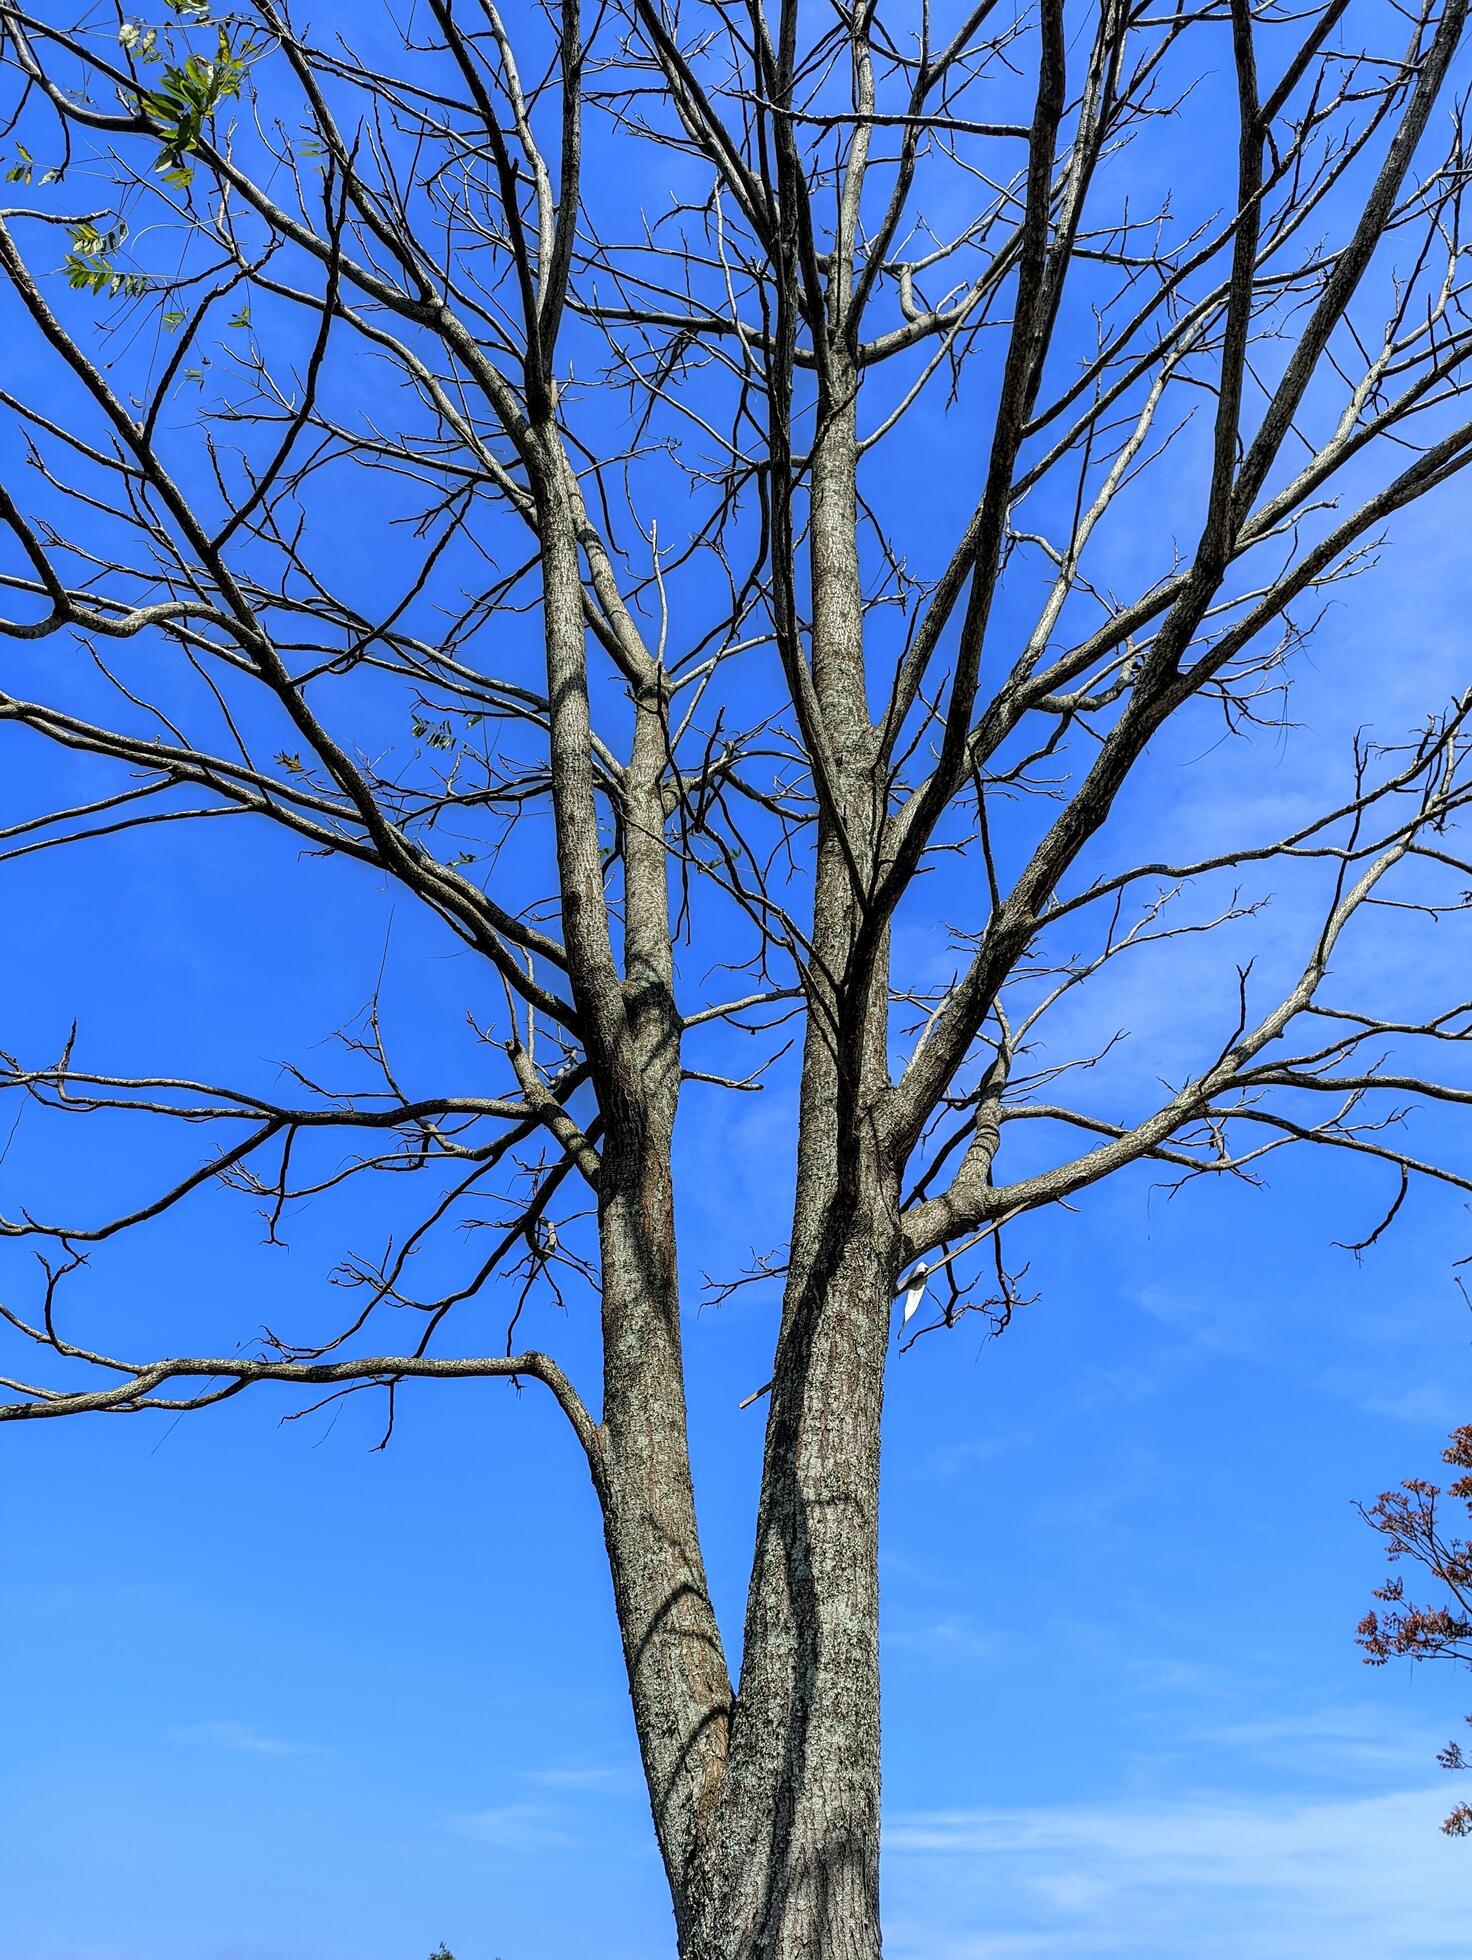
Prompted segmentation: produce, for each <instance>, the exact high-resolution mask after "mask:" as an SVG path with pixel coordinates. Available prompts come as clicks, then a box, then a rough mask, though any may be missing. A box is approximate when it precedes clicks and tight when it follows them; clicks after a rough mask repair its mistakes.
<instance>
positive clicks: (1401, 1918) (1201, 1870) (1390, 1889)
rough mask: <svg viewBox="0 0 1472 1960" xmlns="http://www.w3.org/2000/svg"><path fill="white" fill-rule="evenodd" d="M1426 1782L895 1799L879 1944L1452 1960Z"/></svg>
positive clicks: (986, 1950)
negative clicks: (1318, 1791) (989, 1801)
mask: <svg viewBox="0 0 1472 1960" xmlns="http://www.w3.org/2000/svg"><path fill="white" fill-rule="evenodd" d="M1445 1807H1446V1798H1445V1792H1444V1791H1443V1790H1441V1789H1440V1788H1431V1789H1412V1790H1402V1791H1397V1792H1394V1793H1392V1794H1389V1795H1382V1796H1375V1797H1366V1798H1362V1799H1351V1800H1343V1799H1340V1800H1329V1801H1323V1802H1316V1801H1311V1800H1303V1799H1300V1800H1297V1801H1294V1800H1285V1801H1279V1802H1256V1803H1253V1802H1247V1801H1234V1800H1228V1799H1219V1800H1203V1801H1196V1802H1192V1803H1183V1804H1178V1805H1166V1804H1152V1805H1142V1804H1138V1803H1134V1802H1128V1803H1119V1804H1111V1803H1098V1804H1078V1805H1060V1806H1056V1807H1048V1808H1035V1809H1018V1810H1002V1809H993V1810H978V1809H965V1810H943V1811H929V1812H912V1813H908V1814H900V1815H897V1816H895V1817H893V1818H892V1819H891V1820H890V1823H889V1832H888V1843H887V1850H888V1854H889V1870H888V1874H887V1877H888V1897H889V1905H890V1917H889V1927H888V1936H887V1940H886V1950H887V1951H888V1952H890V1953H892V1954H893V1955H894V1957H895V1960H1004V1957H1005V1960H1014V1957H1015V1960H1043V1956H1049V1955H1055V1954H1063V1953H1068V1954H1092V1953H1100V1954H1115V1955H1129V1956H1131V1960H1147V1956H1148V1960H1180V1956H1181V1955H1184V1954H1190V1955H1191V1956H1193V1960H1197V1957H1198V1956H1199V1957H1200V1960H1207V1957H1208V1956H1220V1957H1221V1960H1228V1956H1231V1960H1240V1956H1241V1955H1243V1954H1249V1953H1250V1954H1251V1955H1252V1956H1253V1960H1314V1957H1315V1956H1319V1955H1322V1956H1324V1960H1328V1956H1330V1955H1332V1956H1334V1960H1383V1957H1384V1956H1385V1955H1387V1954H1394V1955H1395V1956H1396V1960H1452V1956H1465V1954H1466V1952H1467V1920H1466V1863H1465V1857H1466V1854H1465V1851H1461V1850H1460V1847H1458V1846H1456V1845H1454V1844H1452V1843H1450V1842H1449V1841H1448V1840H1447V1839H1446V1838H1444V1837H1442V1836H1441V1835H1440V1834H1439V1832H1438V1830H1437V1824H1438V1822H1439V1821H1440V1818H1441V1815H1442V1814H1443V1812H1444V1810H1445Z"/></svg>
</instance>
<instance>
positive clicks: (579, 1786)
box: [527, 1763, 638, 1794]
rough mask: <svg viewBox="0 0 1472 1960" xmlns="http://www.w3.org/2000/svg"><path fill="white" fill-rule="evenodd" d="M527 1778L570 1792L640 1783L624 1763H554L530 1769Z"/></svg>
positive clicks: (622, 1787) (612, 1788)
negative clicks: (545, 1767) (546, 1766)
mask: <svg viewBox="0 0 1472 1960" xmlns="http://www.w3.org/2000/svg"><path fill="white" fill-rule="evenodd" d="M527 1777H528V1781H529V1782H532V1783H537V1784H540V1785H541V1786H542V1788H543V1789H547V1790H567V1791H570V1792H577V1791H584V1790H586V1791H591V1792H593V1793H595V1794H596V1793H598V1792H601V1791H605V1790H627V1789H634V1788H637V1787H638V1779H637V1778H636V1777H635V1776H634V1775H633V1773H632V1772H631V1771H630V1770H629V1768H628V1767H627V1766H626V1765H625V1764H623V1763H570V1764H565V1765H564V1764H552V1765H551V1766H550V1767H548V1768H547V1769H534V1770H529V1771H528V1772H527Z"/></svg>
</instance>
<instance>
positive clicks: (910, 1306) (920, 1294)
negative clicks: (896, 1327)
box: [900, 1266, 927, 1327]
mask: <svg viewBox="0 0 1472 1960" xmlns="http://www.w3.org/2000/svg"><path fill="white" fill-rule="evenodd" d="M926 1277H927V1274H926V1271H925V1268H924V1267H923V1266H922V1267H921V1268H920V1270H919V1272H917V1273H916V1275H915V1282H914V1284H913V1286H911V1288H910V1290H909V1292H908V1293H907V1294H906V1295H905V1310H904V1312H903V1313H902V1314H901V1315H900V1325H901V1327H903V1326H904V1325H905V1323H906V1321H908V1320H909V1318H910V1316H911V1314H913V1313H914V1311H915V1309H916V1308H917V1307H918V1306H919V1304H920V1302H921V1301H922V1300H923V1299H924V1298H925V1281H926Z"/></svg>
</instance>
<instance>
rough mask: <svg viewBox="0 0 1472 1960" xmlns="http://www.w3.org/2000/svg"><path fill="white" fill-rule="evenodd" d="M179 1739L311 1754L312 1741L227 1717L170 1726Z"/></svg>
mask: <svg viewBox="0 0 1472 1960" xmlns="http://www.w3.org/2000/svg"><path fill="white" fill-rule="evenodd" d="M170 1734H171V1736H172V1737H173V1739H174V1741H176V1742H203V1743H210V1744H213V1746H214V1747H215V1748H217V1749H234V1750H236V1751H237V1752H238V1753H239V1754H241V1755H243V1756H309V1755H312V1754H313V1753H314V1750H313V1745H312V1744H311V1743H309V1742H296V1741H292V1740H290V1739H288V1738H287V1737H285V1736H279V1735H266V1734H264V1733H263V1732H262V1731H261V1730H260V1729H257V1728H252V1727H251V1725H250V1723H249V1722H237V1721H235V1720H234V1719H233V1718H229V1717H225V1718H219V1719H216V1720H213V1721H208V1722H190V1723H187V1724H186V1725H185V1726H184V1727H183V1728H177V1729H172V1730H170Z"/></svg>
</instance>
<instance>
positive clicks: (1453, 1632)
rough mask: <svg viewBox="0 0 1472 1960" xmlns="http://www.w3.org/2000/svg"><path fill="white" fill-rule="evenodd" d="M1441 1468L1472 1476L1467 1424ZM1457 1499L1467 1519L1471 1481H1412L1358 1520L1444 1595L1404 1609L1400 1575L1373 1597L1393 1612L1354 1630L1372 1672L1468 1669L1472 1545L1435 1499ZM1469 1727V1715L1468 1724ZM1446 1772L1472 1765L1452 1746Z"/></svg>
mask: <svg viewBox="0 0 1472 1960" xmlns="http://www.w3.org/2000/svg"><path fill="white" fill-rule="evenodd" d="M1442 1460H1443V1461H1444V1462H1446V1463H1449V1464H1451V1465H1452V1466H1453V1468H1455V1469H1458V1470H1462V1471H1464V1472H1469V1473H1472V1424H1468V1425H1464V1426H1463V1427H1462V1428H1460V1429H1455V1430H1453V1431H1452V1435H1451V1441H1450V1443H1449V1445H1448V1447H1447V1448H1446V1449H1445V1450H1443V1451H1442ZM1443 1497H1447V1498H1453V1499H1456V1500H1458V1501H1460V1502H1462V1503H1464V1504H1466V1506H1467V1511H1468V1515H1469V1517H1472V1474H1468V1475H1463V1476H1460V1477H1458V1478H1457V1479H1456V1480H1455V1482H1453V1483H1452V1484H1450V1485H1449V1486H1448V1487H1447V1488H1446V1489H1445V1490H1444V1491H1443V1489H1442V1487H1441V1486H1440V1485H1439V1484H1431V1483H1426V1482H1425V1481H1423V1480H1422V1479H1420V1478H1412V1479H1410V1480H1409V1481H1408V1482H1406V1483H1403V1484H1402V1485H1401V1486H1400V1488H1399V1490H1386V1491H1382V1492H1381V1493H1380V1495H1379V1496H1378V1497H1377V1498H1376V1499H1375V1502H1374V1503H1373V1504H1371V1505H1369V1506H1368V1507H1366V1506H1365V1505H1361V1506H1360V1515H1361V1516H1362V1517H1363V1518H1364V1520H1365V1522H1366V1523H1367V1524H1369V1525H1373V1527H1374V1528H1375V1530H1376V1531H1378V1532H1379V1533H1380V1534H1381V1535H1382V1537H1384V1538H1385V1540H1386V1541H1387V1557H1389V1558H1390V1559H1391V1560H1392V1561H1395V1560H1398V1559H1403V1558H1408V1559H1413V1560H1414V1561H1415V1562H1416V1564H1418V1565H1420V1566H1422V1567H1424V1569H1425V1571H1426V1572H1427V1573H1428V1574H1429V1576H1430V1577H1431V1579H1432V1580H1433V1581H1435V1582H1436V1583H1437V1584H1438V1585H1439V1586H1441V1587H1443V1588H1444V1589H1445V1594H1446V1597H1445V1599H1444V1600H1443V1602H1442V1603H1441V1604H1439V1605H1434V1606H1416V1605H1412V1604H1409V1603H1408V1602H1407V1600H1406V1595H1405V1581H1404V1580H1403V1579H1402V1578H1401V1577H1400V1576H1399V1575H1398V1574H1397V1575H1395V1576H1393V1577H1391V1578H1389V1579H1387V1580H1386V1582H1385V1584H1384V1585H1383V1586H1378V1587H1377V1588H1376V1590H1375V1598H1376V1599H1378V1600H1379V1601H1380V1602H1381V1603H1382V1605H1384V1606H1387V1607H1389V1608H1390V1610H1389V1611H1388V1612H1384V1613H1379V1612H1375V1611H1373V1610H1372V1611H1370V1612H1368V1613H1366V1615H1365V1617H1364V1618H1363V1619H1362V1620H1361V1621H1360V1623H1359V1625H1358V1627H1357V1628H1356V1629H1355V1638H1356V1639H1357V1640H1358V1642H1359V1644H1360V1646H1361V1647H1363V1648H1364V1650H1365V1660H1366V1663H1367V1664H1368V1665H1369V1666H1370V1667H1383V1666H1384V1665H1385V1663H1386V1662H1387V1661H1388V1660H1398V1659H1405V1660H1412V1661H1429V1660H1447V1661H1451V1662H1453V1663H1454V1664H1455V1663H1457V1662H1460V1663H1462V1664H1463V1665H1464V1666H1472V1542H1469V1541H1468V1540H1467V1539H1465V1538H1458V1537H1455V1536H1453V1535H1451V1534H1450V1533H1449V1532H1448V1531H1447V1530H1446V1528H1445V1526H1444V1524H1443V1522H1442V1519H1441V1517H1440V1515H1439V1514H1438V1511H1437V1502H1438V1500H1439V1499H1441V1498H1443ZM1467 1720H1468V1721H1469V1722H1472V1715H1469V1716H1468V1717H1467ZM1436 1760H1437V1761H1438V1762H1439V1763H1440V1764H1441V1766H1442V1768H1443V1769H1450V1770H1460V1769H1467V1768H1472V1758H1468V1757H1467V1756H1465V1755H1464V1754H1463V1751H1462V1747H1461V1744H1460V1743H1456V1742H1449V1743H1448V1744H1447V1746H1446V1748H1445V1749H1443V1750H1442V1751H1441V1752H1440V1753H1439V1754H1438V1756H1437V1759H1436ZM1441 1828H1442V1829H1443V1830H1444V1831H1445V1832H1446V1833H1447V1835H1448V1837H1472V1804H1465V1803H1459V1804H1458V1805H1457V1806H1456V1808H1455V1809H1454V1810H1453V1811H1452V1813H1451V1815H1450V1816H1449V1817H1448V1818H1447V1819H1446V1821H1445V1823H1444V1824H1443V1825H1442V1827H1441Z"/></svg>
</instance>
